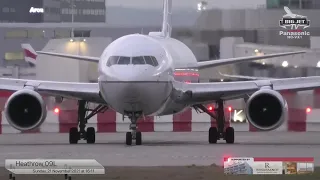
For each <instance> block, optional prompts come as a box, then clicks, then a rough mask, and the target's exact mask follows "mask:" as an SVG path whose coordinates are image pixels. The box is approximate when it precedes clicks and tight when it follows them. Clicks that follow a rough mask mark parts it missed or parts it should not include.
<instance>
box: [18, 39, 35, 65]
mask: <svg viewBox="0 0 320 180" xmlns="http://www.w3.org/2000/svg"><path fill="white" fill-rule="evenodd" d="M21 47H22V49H23V54H24V60H25V61H26V62H29V63H31V64H33V65H36V64H37V61H36V59H37V56H38V54H37V52H36V51H35V50H34V49H33V48H32V46H31V45H30V44H21Z"/></svg>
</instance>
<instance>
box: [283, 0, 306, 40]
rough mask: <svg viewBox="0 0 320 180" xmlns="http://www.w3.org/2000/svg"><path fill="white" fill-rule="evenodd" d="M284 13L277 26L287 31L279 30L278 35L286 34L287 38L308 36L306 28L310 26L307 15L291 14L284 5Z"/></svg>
mask: <svg viewBox="0 0 320 180" xmlns="http://www.w3.org/2000/svg"><path fill="white" fill-rule="evenodd" d="M284 10H285V12H286V13H287V14H285V15H284V16H283V17H282V19H281V20H280V21H279V26H280V27H281V28H283V29H286V30H287V31H279V35H280V36H286V37H287V39H302V38H303V37H305V36H310V32H309V31H307V30H306V29H307V28H308V27H310V20H309V19H308V18H307V16H302V15H298V14H293V13H292V11H291V10H290V9H289V8H288V7H286V6H285V7H284Z"/></svg>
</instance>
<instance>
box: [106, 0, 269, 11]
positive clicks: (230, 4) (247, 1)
mask: <svg viewBox="0 0 320 180" xmlns="http://www.w3.org/2000/svg"><path fill="white" fill-rule="evenodd" d="M198 2H200V0H173V6H174V8H196V7H197V3H198ZM207 2H208V8H223V9H235V8H239V9H242V8H256V7H257V6H259V5H265V4H266V0H207ZM106 4H107V6H124V7H134V8H142V7H143V8H157V9H158V8H162V0H106Z"/></svg>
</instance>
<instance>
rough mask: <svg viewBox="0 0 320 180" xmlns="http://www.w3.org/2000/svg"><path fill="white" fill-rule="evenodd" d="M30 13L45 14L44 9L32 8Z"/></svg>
mask: <svg viewBox="0 0 320 180" xmlns="http://www.w3.org/2000/svg"><path fill="white" fill-rule="evenodd" d="M29 13H44V9H43V8H35V7H31V8H30V10H29Z"/></svg>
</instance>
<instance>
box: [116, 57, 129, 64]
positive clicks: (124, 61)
mask: <svg viewBox="0 0 320 180" xmlns="http://www.w3.org/2000/svg"><path fill="white" fill-rule="evenodd" d="M117 64H130V57H123V56H122V57H120V58H119V61H118V63H117Z"/></svg>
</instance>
